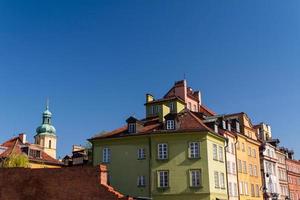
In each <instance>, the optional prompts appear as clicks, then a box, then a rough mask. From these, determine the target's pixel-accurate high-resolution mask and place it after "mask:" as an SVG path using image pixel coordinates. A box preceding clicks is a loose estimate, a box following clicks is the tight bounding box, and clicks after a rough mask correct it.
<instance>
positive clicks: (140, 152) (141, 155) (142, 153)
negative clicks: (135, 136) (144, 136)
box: [137, 148, 146, 160]
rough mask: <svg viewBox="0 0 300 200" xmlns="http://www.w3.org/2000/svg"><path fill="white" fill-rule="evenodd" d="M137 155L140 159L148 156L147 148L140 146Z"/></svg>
mask: <svg viewBox="0 0 300 200" xmlns="http://www.w3.org/2000/svg"><path fill="white" fill-rule="evenodd" d="M137 157H138V160H143V159H145V158H146V151H145V148H138V151H137Z"/></svg>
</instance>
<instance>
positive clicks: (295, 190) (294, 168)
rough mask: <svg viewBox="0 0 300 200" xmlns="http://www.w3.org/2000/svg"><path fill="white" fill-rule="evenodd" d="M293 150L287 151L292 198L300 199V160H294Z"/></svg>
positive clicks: (292, 199)
mask: <svg viewBox="0 0 300 200" xmlns="http://www.w3.org/2000/svg"><path fill="white" fill-rule="evenodd" d="M293 154H294V152H293V151H288V152H287V158H286V167H287V174H288V183H289V191H290V199H291V200H299V199H300V161H298V160H294V158H293Z"/></svg>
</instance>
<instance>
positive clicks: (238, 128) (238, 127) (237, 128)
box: [236, 121, 240, 133]
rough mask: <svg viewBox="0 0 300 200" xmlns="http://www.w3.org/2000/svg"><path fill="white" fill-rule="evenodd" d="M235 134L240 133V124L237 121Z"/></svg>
mask: <svg viewBox="0 0 300 200" xmlns="http://www.w3.org/2000/svg"><path fill="white" fill-rule="evenodd" d="M236 132H238V133H239V132H240V123H239V122H238V121H237V122H236Z"/></svg>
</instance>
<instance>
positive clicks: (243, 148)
mask: <svg viewBox="0 0 300 200" xmlns="http://www.w3.org/2000/svg"><path fill="white" fill-rule="evenodd" d="M242 151H243V152H245V144H244V142H243V143H242Z"/></svg>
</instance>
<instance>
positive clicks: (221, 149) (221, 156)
mask: <svg viewBox="0 0 300 200" xmlns="http://www.w3.org/2000/svg"><path fill="white" fill-rule="evenodd" d="M218 151H219V161H220V162H224V152H223V147H222V146H219V147H218Z"/></svg>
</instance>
